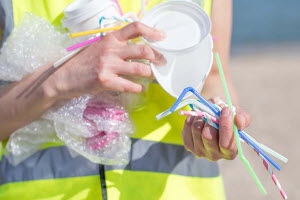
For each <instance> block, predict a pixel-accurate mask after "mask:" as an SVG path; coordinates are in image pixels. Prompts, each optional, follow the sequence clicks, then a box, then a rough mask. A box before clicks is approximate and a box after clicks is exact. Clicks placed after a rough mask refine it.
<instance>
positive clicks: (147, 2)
mask: <svg viewBox="0 0 300 200" xmlns="http://www.w3.org/2000/svg"><path fill="white" fill-rule="evenodd" d="M149 2H150V0H147V1H146V2H145V7H147V6H148V4H149ZM141 14H142V9H140V11H139V12H138V14H137V16H138V17H140V16H141Z"/></svg>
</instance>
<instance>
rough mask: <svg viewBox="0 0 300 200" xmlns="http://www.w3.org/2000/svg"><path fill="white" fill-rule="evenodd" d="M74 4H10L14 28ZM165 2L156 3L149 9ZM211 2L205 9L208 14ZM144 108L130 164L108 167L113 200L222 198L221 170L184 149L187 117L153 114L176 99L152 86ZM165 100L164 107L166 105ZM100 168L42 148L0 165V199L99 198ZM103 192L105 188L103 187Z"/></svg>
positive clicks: (132, 5)
mask: <svg viewBox="0 0 300 200" xmlns="http://www.w3.org/2000/svg"><path fill="white" fill-rule="evenodd" d="M70 1H71V0H43V1H40V0H12V2H13V12H14V15H13V16H14V21H15V24H17V23H18V21H19V20H20V16H21V15H22V12H24V11H27V12H32V13H33V14H35V15H38V16H42V17H44V18H46V19H47V20H49V21H50V22H51V23H52V24H55V23H57V22H59V21H60V19H61V17H62V15H61V12H62V8H63V7H65V5H67V4H68V3H69V2H70ZM159 2H161V0H152V1H150V4H149V5H148V7H147V9H149V8H150V7H151V6H153V5H155V4H157V3H159ZM120 3H121V6H122V8H123V11H124V12H127V11H130V10H133V11H135V10H139V5H140V1H139V0H135V1H134V0H132V1H128V0H120ZM210 6H211V1H210V0H206V1H205V4H204V7H205V8H207V9H206V11H207V10H210V8H209V7H210ZM146 96H147V99H146V104H145V107H144V108H143V109H141V110H139V111H136V112H133V113H131V117H132V118H133V120H134V122H135V124H136V130H137V131H136V133H135V134H134V135H133V138H135V139H133V144H132V151H131V162H130V163H129V164H128V165H126V166H105V167H104V168H105V184H106V189H107V190H106V192H107V196H106V195H105V197H107V199H108V200H111V199H113V200H114V199H131V200H137V199H200V200H201V199H205V200H222V199H224V198H225V197H224V191H223V183H222V178H221V177H220V176H219V171H218V166H217V164H216V163H211V162H209V161H207V160H206V159H197V158H195V157H194V156H193V155H192V154H190V153H189V152H187V151H186V150H184V147H183V146H182V140H181V134H180V132H181V130H182V127H183V123H184V117H182V116H178V115H176V114H174V115H171V116H169V117H168V118H166V119H163V120H160V121H156V119H155V115H156V114H157V113H160V112H161V111H163V110H166V109H167V108H169V107H170V106H171V105H172V103H173V102H174V99H173V98H172V97H170V96H169V95H168V94H167V93H166V92H164V91H163V90H162V88H161V87H160V86H159V85H157V84H151V86H150V88H149V91H148V92H147V94H146ZM162 102H163V103H162ZM100 171H101V168H100V166H99V165H97V164H94V163H91V162H89V161H88V160H86V159H85V158H83V157H81V156H78V157H75V158H72V157H71V156H70V153H69V152H68V150H67V148H66V147H63V146H59V147H50V148H47V149H44V150H41V151H39V152H37V153H35V154H34V155H32V156H31V157H29V158H28V159H26V160H25V161H24V162H22V163H21V164H19V165H18V166H15V167H14V166H11V165H10V164H9V163H8V161H7V159H6V158H3V160H2V161H1V163H0V183H1V184H2V185H0V199H47V200H48V199H51V198H53V199H101V196H102V193H101V184H100V176H99V174H101V173H100ZM102 189H103V187H102Z"/></svg>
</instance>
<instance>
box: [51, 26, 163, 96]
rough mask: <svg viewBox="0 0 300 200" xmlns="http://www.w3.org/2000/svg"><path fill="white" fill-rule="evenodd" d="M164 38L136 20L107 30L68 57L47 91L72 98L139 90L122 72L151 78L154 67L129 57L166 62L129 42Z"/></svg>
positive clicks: (152, 52) (140, 46)
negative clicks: (106, 91) (133, 60)
mask: <svg viewBox="0 0 300 200" xmlns="http://www.w3.org/2000/svg"><path fill="white" fill-rule="evenodd" d="M139 36H141V37H143V38H145V39H147V40H152V41H159V40H163V39H164V38H165V37H166V35H165V33H163V32H160V31H158V30H156V29H153V28H150V27H147V26H146V25H144V24H142V23H139V22H134V23H131V24H129V25H128V26H126V27H124V28H122V29H121V30H118V31H114V32H111V33H108V34H107V35H106V36H105V37H103V38H102V39H101V40H100V41H98V42H96V43H94V44H92V45H91V46H90V47H88V48H86V49H85V50H83V51H82V52H81V53H79V54H78V55H77V56H75V57H74V58H72V59H71V60H69V61H68V62H67V63H66V64H65V65H64V66H62V67H61V68H60V69H58V70H57V71H56V72H55V73H54V74H53V75H52V76H51V77H50V78H49V81H48V83H49V84H50V87H49V88H48V92H49V93H52V94H51V95H55V97H58V98H63V99H64V98H73V97H78V96H81V95H84V94H95V93H98V92H100V91H104V90H112V91H119V92H134V93H140V92H142V90H143V86H142V85H139V84H136V83H133V82H131V81H129V80H127V79H125V78H124V77H122V75H131V76H141V77H152V76H153V75H152V71H151V67H150V66H149V65H146V64H143V63H139V62H128V61H126V60H127V59H146V60H149V61H150V62H152V63H154V64H155V65H163V64H165V62H166V61H165V59H164V57H163V56H162V55H161V54H159V53H158V52H156V51H155V50H153V49H152V48H150V47H149V46H147V45H128V44H127V41H128V40H129V39H133V38H136V37H139Z"/></svg>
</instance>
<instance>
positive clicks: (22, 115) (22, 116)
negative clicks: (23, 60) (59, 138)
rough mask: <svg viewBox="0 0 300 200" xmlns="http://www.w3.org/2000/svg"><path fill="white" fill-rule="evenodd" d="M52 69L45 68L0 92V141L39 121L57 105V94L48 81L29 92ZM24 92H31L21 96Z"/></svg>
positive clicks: (48, 66) (47, 66)
mask: <svg viewBox="0 0 300 200" xmlns="http://www.w3.org/2000/svg"><path fill="white" fill-rule="evenodd" d="M50 67H51V66H50V65H46V66H43V67H41V68H39V69H37V70H36V71H35V72H33V73H32V74H30V75H28V76H27V77H25V78H23V79H22V80H21V81H19V82H17V83H14V84H12V85H8V87H5V88H2V89H1V90H0V110H1V112H0V127H1V129H0V140H4V139H6V138H8V137H9V135H10V134H11V133H12V132H14V131H15V130H17V129H18V128H21V127H23V126H25V125H27V124H29V123H30V122H32V121H34V120H35V119H37V118H38V117H39V116H41V115H42V114H43V113H44V112H45V111H46V110H48V109H49V108H50V107H51V106H52V105H53V104H54V103H55V101H56V99H55V94H54V92H53V90H52V89H51V87H50V82H49V81H47V80H46V81H44V82H43V83H41V84H39V85H38V87H37V88H36V89H34V90H33V91H30V90H27V89H28V88H29V87H30V86H32V85H34V84H36V80H38V78H39V77H41V76H42V74H43V72H45V71H46V70H48V69H49V68H50ZM24 91H29V92H28V93H24V95H20V94H22V92H24Z"/></svg>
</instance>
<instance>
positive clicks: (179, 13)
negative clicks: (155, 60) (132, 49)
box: [141, 1, 213, 98]
mask: <svg viewBox="0 0 300 200" xmlns="http://www.w3.org/2000/svg"><path fill="white" fill-rule="evenodd" d="M141 22H143V23H145V24H147V25H148V26H151V27H154V28H157V29H161V30H163V31H165V32H166V34H167V38H166V39H165V40H163V41H160V42H153V41H147V40H145V42H146V43H148V44H149V45H150V46H151V47H153V48H154V49H156V50H157V51H158V52H160V53H162V54H163V55H164V57H165V58H166V60H167V64H166V66H158V67H156V66H154V65H152V71H153V74H154V76H155V78H156V80H157V82H158V83H159V84H160V85H161V86H162V88H163V89H164V90H165V91H166V92H168V93H169V94H170V95H172V96H173V97H175V98H178V97H179V95H180V93H181V91H182V90H183V89H184V88H186V87H193V88H195V89H197V90H199V91H200V90H201V89H202V87H203V85H204V81H205V79H206V77H207V76H208V74H209V72H210V69H211V66H212V61H213V54H212V48H213V43H212V39H211V36H210V35H209V33H210V30H211V22H210V19H209V16H208V15H207V14H206V13H205V11H204V10H202V9H201V8H200V7H199V6H198V5H197V4H195V3H191V2H185V1H169V2H164V3H161V4H158V5H157V6H154V7H153V8H151V9H150V10H149V11H148V12H147V13H146V14H145V15H144V17H143V18H142V19H141ZM190 95H191V94H188V95H187V96H186V97H185V98H188V97H189V96H190Z"/></svg>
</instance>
